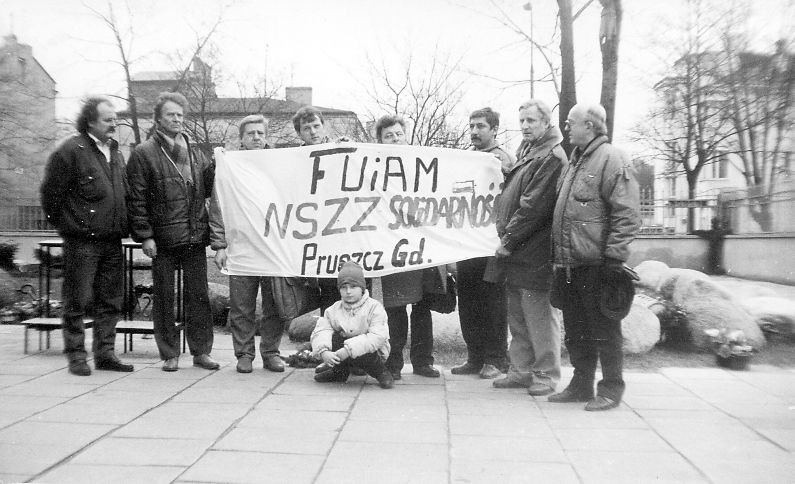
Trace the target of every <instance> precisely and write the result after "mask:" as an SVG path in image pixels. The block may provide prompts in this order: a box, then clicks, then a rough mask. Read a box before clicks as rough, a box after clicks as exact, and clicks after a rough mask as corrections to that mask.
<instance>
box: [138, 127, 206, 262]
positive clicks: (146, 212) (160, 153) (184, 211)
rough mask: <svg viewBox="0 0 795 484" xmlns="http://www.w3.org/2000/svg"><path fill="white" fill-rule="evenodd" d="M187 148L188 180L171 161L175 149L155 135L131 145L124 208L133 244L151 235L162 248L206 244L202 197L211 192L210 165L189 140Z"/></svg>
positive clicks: (203, 200) (204, 208)
mask: <svg viewBox="0 0 795 484" xmlns="http://www.w3.org/2000/svg"><path fill="white" fill-rule="evenodd" d="M179 136H183V135H179ZM174 149H179V148H176V147H175V148H174ZM187 150H188V157H189V160H190V168H191V173H192V175H193V177H192V178H193V179H192V180H185V179H183V176H182V174H181V173H180V171H179V169H178V168H177V167H176V166H175V164H174V163H173V161H172V160H176V159H177V156H176V153H175V152H174V151H173V150H171V149H170V148H169V147H168V146H165V145H164V144H162V143H161V141H159V140H158V139H157V136H152V137H151V138H149V139H148V140H146V141H145V142H143V143H141V144H140V145H138V146H136V147H135V150H134V151H133V153H132V155H131V156H130V161H129V163H128V164H127V178H128V180H129V183H130V190H129V193H128V195H127V208H128V211H129V214H130V219H131V232H132V237H133V239H134V240H135V241H136V242H142V241H144V240H146V239H149V238H152V239H154V240H155V243H156V244H157V245H158V246H162V247H177V246H180V245H188V244H200V245H203V246H207V245H208V244H209V243H210V239H209V230H208V226H207V208H206V204H205V199H206V198H209V197H210V195H211V194H212V190H213V182H214V180H215V164H213V163H211V162H210V161H208V160H207V158H206V157H205V156H204V154H203V153H202V152H201V151H200V150H198V149H196V148H195V147H193V146H191V145H190V144H188V148H187Z"/></svg>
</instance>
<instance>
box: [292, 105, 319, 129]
mask: <svg viewBox="0 0 795 484" xmlns="http://www.w3.org/2000/svg"><path fill="white" fill-rule="evenodd" d="M315 118H317V119H319V120H320V124H326V120H325V119H323V113H321V112H320V110H319V109H318V108H316V107H314V106H304V107H302V108H301V109H299V110H298V111H296V112H295V116H293V127H294V128H295V132H296V133H300V132H301V123H302V122H303V123H309V122H311V121H312V120H313V119H315Z"/></svg>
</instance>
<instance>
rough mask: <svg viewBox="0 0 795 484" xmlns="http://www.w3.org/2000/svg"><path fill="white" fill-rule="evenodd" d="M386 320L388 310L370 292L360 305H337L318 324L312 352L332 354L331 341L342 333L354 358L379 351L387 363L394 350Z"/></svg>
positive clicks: (333, 305)
mask: <svg viewBox="0 0 795 484" xmlns="http://www.w3.org/2000/svg"><path fill="white" fill-rule="evenodd" d="M386 319H387V318H386V310H385V309H384V306H382V305H381V303H380V302H378V301H377V300H376V299H373V298H371V297H370V294H369V293H368V292H367V291H365V292H364V296H363V297H362V299H361V300H360V301H359V302H358V303H356V304H353V305H348V304H345V303H344V302H343V301H337V302H335V303H334V304H332V305H331V307H329V308H328V309H326V312H325V313H324V316H323V317H322V318H319V319H318V320H317V324H316V325H315V329H314V331H312V336H311V337H310V341H311V343H312V352H313V353H315V354H316V355H320V353H321V352H322V351H323V350H329V351H330V350H331V337H332V336H333V335H334V333H338V334H339V335H340V336H342V337H343V338H344V339H345V348H347V349H348V351H349V352H350V354H351V358H358V357H360V356H362V355H365V354H367V353H374V352H376V351H377V352H378V354H379V355H380V356H381V359H382V360H383V361H386V359H387V357H388V356H389V350H390V346H389V326H387V323H386Z"/></svg>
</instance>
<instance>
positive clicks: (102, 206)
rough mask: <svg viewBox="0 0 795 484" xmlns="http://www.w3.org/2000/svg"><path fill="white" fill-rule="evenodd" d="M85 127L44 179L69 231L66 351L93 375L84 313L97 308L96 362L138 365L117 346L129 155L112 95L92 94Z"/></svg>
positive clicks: (61, 227) (78, 370) (50, 214)
mask: <svg viewBox="0 0 795 484" xmlns="http://www.w3.org/2000/svg"><path fill="white" fill-rule="evenodd" d="M76 124H77V131H78V132H79V134H78V135H77V136H74V137H72V138H70V139H69V140H67V141H66V142H64V143H63V144H62V145H61V146H59V147H58V149H57V150H55V152H54V153H53V154H52V155H51V156H50V159H49V160H48V161H47V169H46V173H45V176H44V181H43V183H42V185H41V204H42V208H43V209H44V213H46V214H47V219H48V220H49V221H50V223H52V224H53V225H54V226H55V227H57V228H58V233H59V234H60V235H61V237H63V239H64V242H63V260H64V272H63V275H64V281H63V297H64V302H65V308H64V315H63V339H64V353H66V358H67V359H68V361H69V372H70V373H72V374H73V375H78V376H88V375H90V374H91V368H89V366H88V364H87V363H86V356H87V355H86V349H85V326H84V324H83V316H84V314H85V312H86V308H87V307H88V306H89V305H90V306H91V307H92V308H93V311H92V312H93V313H94V326H93V331H94V339H93V344H92V350H93V353H94V368H96V369H97V370H110V371H123V372H130V371H133V366H132V365H127V364H124V363H122V362H121V361H119V358H118V357H117V356H116V353H115V351H114V346H115V342H116V323H117V322H118V321H119V314H120V313H121V308H122V299H123V292H124V269H123V265H124V257H123V255H122V246H121V239H122V238H124V237H127V232H128V225H127V208H126V205H125V196H126V193H127V179H126V176H125V172H124V158H123V157H122V154H121V152H120V151H119V143H117V142H116V140H114V139H113V138H112V137H111V136H113V135H114V134H115V133H116V113H115V111H114V109H113V104H112V103H111V102H110V100H109V99H108V98H106V97H100V96H93V97H89V98H88V99H86V101H85V102H84V103H83V107H82V109H81V110H80V114H79V116H78V118H77V123H76Z"/></svg>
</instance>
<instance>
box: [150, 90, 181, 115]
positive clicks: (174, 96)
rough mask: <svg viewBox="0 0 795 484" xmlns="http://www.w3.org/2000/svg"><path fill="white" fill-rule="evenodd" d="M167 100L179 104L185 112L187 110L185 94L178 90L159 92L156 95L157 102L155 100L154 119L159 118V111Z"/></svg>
mask: <svg viewBox="0 0 795 484" xmlns="http://www.w3.org/2000/svg"><path fill="white" fill-rule="evenodd" d="M167 102H172V103H176V104H179V105H180V106H182V111H183V112H185V113H187V112H188V100H187V99H185V96H183V95H182V94H180V93H178V92H161V93H160V95H159V96H157V102H155V109H154V114H155V121H157V120H158V118H160V113H161V112H162V111H163V106H164V105H165V104H166V103H167Z"/></svg>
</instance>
